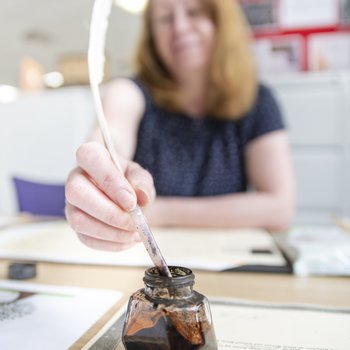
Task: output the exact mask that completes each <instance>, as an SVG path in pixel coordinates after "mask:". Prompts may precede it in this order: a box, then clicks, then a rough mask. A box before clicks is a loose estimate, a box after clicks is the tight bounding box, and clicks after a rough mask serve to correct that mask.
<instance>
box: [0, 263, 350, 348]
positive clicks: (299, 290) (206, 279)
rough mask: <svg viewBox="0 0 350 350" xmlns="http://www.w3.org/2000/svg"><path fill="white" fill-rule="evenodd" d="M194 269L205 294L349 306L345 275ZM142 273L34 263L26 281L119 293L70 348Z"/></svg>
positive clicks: (3, 266)
mask: <svg viewBox="0 0 350 350" xmlns="http://www.w3.org/2000/svg"><path fill="white" fill-rule="evenodd" d="M9 263H10V262H9V261H0V279H6V278H7V271H8V265H9ZM194 273H195V276H196V282H195V288H194V289H195V290H197V291H198V292H200V293H202V294H204V295H206V296H208V297H211V296H213V297H214V296H215V297H230V298H238V299H247V300H256V301H268V302H269V301H270V302H276V303H299V304H300V303H301V304H316V305H324V306H335V307H350V279H349V278H346V277H296V276H293V275H288V274H268V273H243V272H205V271H196V270H195V271H194ZM143 274H144V268H131V267H130V268H128V267H107V266H86V265H84V266H81V265H68V264H49V263H38V265H37V277H36V278H35V279H32V280H28V282H34V283H42V284H55V285H62V286H64V285H65V286H78V287H90V288H107V289H113V290H118V291H121V292H123V298H122V299H121V300H120V301H119V302H118V303H116V305H114V307H113V308H111V309H110V310H109V312H108V313H107V314H106V315H104V316H103V317H102V318H101V319H100V320H98V321H97V322H96V323H95V324H94V326H93V327H91V329H90V330H89V331H88V332H86V333H85V334H84V335H83V336H82V337H81V338H80V339H79V340H78V341H77V342H76V343H75V344H74V345H73V346H72V347H71V349H73V350H75V349H80V348H81V347H82V346H83V345H85V344H86V343H87V341H88V340H90V339H91V337H92V336H93V335H95V334H96V332H97V331H98V330H99V329H101V327H102V326H103V325H104V324H105V322H107V320H108V319H109V318H110V317H111V316H112V315H113V314H114V313H115V312H116V311H117V310H118V309H119V308H120V306H121V305H122V304H124V303H125V302H126V301H127V300H128V298H129V296H130V295H131V294H132V293H133V292H134V291H136V290H137V289H139V288H142V287H143V282H142V278H143Z"/></svg>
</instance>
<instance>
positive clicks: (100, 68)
mask: <svg viewBox="0 0 350 350" xmlns="http://www.w3.org/2000/svg"><path fill="white" fill-rule="evenodd" d="M111 9H112V0H95V3H94V7H93V11H92V18H91V24H90V39H89V49H88V66H89V78H90V87H91V92H92V96H93V101H94V106H95V110H96V115H97V120H98V123H99V126H100V129H101V133H102V137H103V140H104V143H105V146H106V148H107V150H108V152H109V154H110V156H111V158H112V161H113V163H114V164H115V166H116V167H117V169H118V170H119V171H120V172H121V173H122V174H123V170H122V168H121V166H120V164H119V162H118V158H117V155H116V152H115V149H114V146H113V141H112V138H111V135H110V132H109V129H108V126H107V122H106V118H105V115H104V111H103V106H102V100H101V94H100V90H99V84H100V83H101V82H102V81H103V76H104V64H105V41H106V32H107V28H108V18H109V15H110V12H111ZM130 215H131V217H132V220H133V222H134V224H135V226H136V228H137V231H138V233H139V235H140V238H141V240H142V242H143V244H144V246H145V248H146V250H147V252H148V254H149V256H150V258H151V259H152V261H153V263H154V265H155V266H156V267H157V268H158V270H159V273H160V274H161V275H164V276H167V277H172V275H171V273H170V271H169V268H168V266H167V264H166V262H165V260H164V258H163V255H162V253H161V251H160V249H159V247H158V245H157V242H156V241H155V239H154V236H153V234H152V231H151V230H150V228H149V226H148V224H147V222H146V219H145V217H144V215H143V213H142V211H141V209H140V207H139V206H138V205H137V206H136V208H135V209H134V210H132V211H131V212H130Z"/></svg>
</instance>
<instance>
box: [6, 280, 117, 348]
mask: <svg viewBox="0 0 350 350" xmlns="http://www.w3.org/2000/svg"><path fill="white" fill-rule="evenodd" d="M19 292H30V293H33V295H29V296H27V297H24V298H22V299H20V300H17V301H14V298H12V299H11V298H10V297H9V296H10V295H11V294H12V295H13V296H15V297H19V296H20V295H22V294H19ZM121 295H122V294H121V293H120V292H116V291H112V290H100V289H86V288H75V287H59V286H46V285H36V284H29V283H23V282H12V281H0V349H4V350H5V349H6V350H18V349H24V348H25V349H28V350H39V349H40V350H41V349H45V350H46V349H47V350H63V349H68V348H69V347H70V346H71V345H72V344H73V343H74V342H75V341H76V340H78V339H79V338H80V337H81V336H82V335H83V334H84V333H85V332H86V331H87V330H88V329H89V328H90V327H91V326H92V325H93V324H94V323H95V322H96V321H98V320H99V319H100V318H101V317H102V316H103V315H104V313H105V312H107V311H108V310H109V309H110V308H111V307H112V306H113V305H114V304H115V303H116V302H117V301H118V300H119V299H120V297H121ZM1 296H3V297H4V298H2V297H1Z"/></svg>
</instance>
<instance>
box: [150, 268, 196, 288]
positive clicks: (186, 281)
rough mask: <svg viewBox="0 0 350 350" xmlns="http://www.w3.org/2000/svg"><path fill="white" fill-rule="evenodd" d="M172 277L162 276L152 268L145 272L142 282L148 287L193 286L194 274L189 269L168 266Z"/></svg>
mask: <svg viewBox="0 0 350 350" xmlns="http://www.w3.org/2000/svg"><path fill="white" fill-rule="evenodd" d="M168 267H169V270H170V273H171V275H172V276H173V277H167V276H162V275H160V274H159V270H158V269H157V268H156V267H155V266H154V267H150V268H148V269H147V270H146V271H145V276H144V277H143V281H144V282H145V284H146V285H148V286H150V287H181V286H190V285H193V284H194V274H193V272H192V270H191V269H189V268H187V267H182V266H168Z"/></svg>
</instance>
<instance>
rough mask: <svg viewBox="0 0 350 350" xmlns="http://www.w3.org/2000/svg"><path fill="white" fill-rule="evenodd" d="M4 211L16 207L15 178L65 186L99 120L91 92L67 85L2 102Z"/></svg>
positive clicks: (0, 195)
mask: <svg viewBox="0 0 350 350" xmlns="http://www.w3.org/2000/svg"><path fill="white" fill-rule="evenodd" d="M0 121H1V128H0V213H12V212H15V211H16V210H17V202H16V201H15V194H14V186H13V184H12V180H11V178H12V177H13V176H15V175H16V176H19V177H23V178H25V179H28V180H34V181H41V182H44V183H57V184H61V183H62V184H63V183H64V182H65V179H66V177H67V175H68V173H69V171H70V170H71V169H72V168H73V166H74V164H75V150H76V148H77V147H78V146H79V145H80V144H81V143H82V142H83V141H84V139H86V137H87V136H88V134H89V132H90V131H91V128H92V126H93V123H94V114H93V108H92V104H91V98H90V92H89V90H88V89H86V88H65V89H60V90H55V91H47V92H43V93H39V94H35V95H23V96H21V97H20V98H19V99H18V100H17V101H16V102H14V103H11V104H0Z"/></svg>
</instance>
